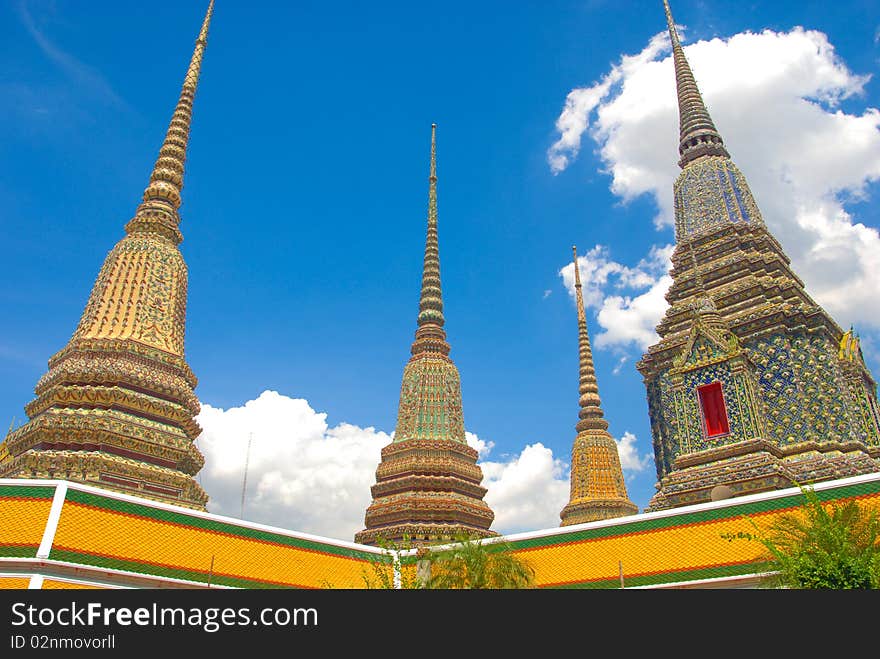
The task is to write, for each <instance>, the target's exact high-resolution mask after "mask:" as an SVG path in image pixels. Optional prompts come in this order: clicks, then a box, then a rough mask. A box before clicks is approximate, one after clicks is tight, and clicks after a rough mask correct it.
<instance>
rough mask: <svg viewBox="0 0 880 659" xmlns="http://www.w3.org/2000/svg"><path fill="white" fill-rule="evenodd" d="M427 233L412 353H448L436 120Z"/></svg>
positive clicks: (432, 146) (429, 187) (433, 131)
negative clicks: (441, 282)
mask: <svg viewBox="0 0 880 659" xmlns="http://www.w3.org/2000/svg"><path fill="white" fill-rule="evenodd" d="M428 181H429V185H428V233H427V237H426V238H425V262H424V267H423V270H422V294H421V298H420V300H419V318H418V329H417V330H416V340H415V342H414V343H413V346H412V350H411V352H412V354H413V355H415V354H418V353H422V352H426V351H431V352H439V353H440V354H442V355H448V354H449V344H448V343H446V332H445V331H444V330H443V325H444V323H445V320H444V318H443V292H442V290H441V288H440V246H439V242H438V239H437V124H431V167H430V175H429V176H428Z"/></svg>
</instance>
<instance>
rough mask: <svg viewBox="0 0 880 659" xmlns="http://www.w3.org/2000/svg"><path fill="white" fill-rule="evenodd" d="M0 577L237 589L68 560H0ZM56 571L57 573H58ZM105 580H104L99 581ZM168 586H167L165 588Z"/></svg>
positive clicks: (98, 584) (99, 584)
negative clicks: (82, 575)
mask: <svg viewBox="0 0 880 659" xmlns="http://www.w3.org/2000/svg"><path fill="white" fill-rule="evenodd" d="M19 565H20V566H21V569H22V572H21V573H16V572H13V571H11V568H14V567H16V566H19ZM0 568H2V571H0V576H27V575H28V574H30V575H31V578H33V577H36V576H39V577H40V578H41V579H43V578H45V579H57V580H59V581H68V582H70V583H88V584H91V585H97V586H106V587H111V586H112V587H114V588H144V587H145V586H143V585H139V586H134V585H127V584H133V583H137V582H142V583H143V582H146V583H152V584H154V585H153V586H150V587H151V588H161V587H162V584H173V585H174V586H178V587H181V588H196V587H197V588H204V589H205V590H208V589H211V590H215V589H217V590H221V589H222V590H236V588H234V587H232V586H221V585H219V584H211V585H210V586H208V584H207V583H205V582H204V581H187V580H184V579H175V578H174V577H161V576H158V575H154V574H149V573H146V572H126V571H125V570H117V569H115V568H107V567H96V566H94V565H87V564H84V563H70V562H68V561H56V560H52V559H50V560H42V559H37V558H0ZM56 571H57V573H56ZM63 571H67V572H74V573H76V574H77V576H69V575H68V576H65V575H63V574H62V572H63ZM80 573H82V574H84V575H89V576H91V580H88V579H85V578H84V579H82V580H80V579H79V576H78V575H79V574H80ZM101 577H104V579H105V580H103V581H102V580H100V579H101ZM166 587H168V586H166Z"/></svg>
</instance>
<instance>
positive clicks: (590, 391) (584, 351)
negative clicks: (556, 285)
mask: <svg viewBox="0 0 880 659" xmlns="http://www.w3.org/2000/svg"><path fill="white" fill-rule="evenodd" d="M571 251H572V253H573V254H574V292H575V298H576V300H577V317H578V351H579V356H580V386H579V388H578V392H579V393H580V399H579V401H578V403H579V404H580V408H581V409H580V413H579V414H578V416H579V418H580V420H579V421H578V422H577V426H575V428H576V430H577V431H578V432H581V431H584V430H607V429H608V422H607V421H606V420H605V417H604V415H603V414H602V407H601V406H602V401H601V400H600V399H599V385H598V383H597V382H596V369H595V367H594V366H593V350H592V348H591V347H590V335H589V334H588V333H587V317H586V314H585V313H584V296H583V293H582V292H581V273H580V268H578V260H577V246H575V245H572V247H571Z"/></svg>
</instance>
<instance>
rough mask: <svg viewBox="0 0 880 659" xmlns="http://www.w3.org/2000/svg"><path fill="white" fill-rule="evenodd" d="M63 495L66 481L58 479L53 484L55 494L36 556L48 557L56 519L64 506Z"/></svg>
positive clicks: (56, 522) (58, 518)
mask: <svg viewBox="0 0 880 659" xmlns="http://www.w3.org/2000/svg"><path fill="white" fill-rule="evenodd" d="M65 497H67V481H59V482H58V483H57V484H56V485H55V496H54V497H53V498H52V507H51V508H50V509H49V518H48V519H47V520H46V528H45V530H44V531H43V539H42V540H41V541H40V547H39V548H38V549H37V558H49V552H50V551H52V543H53V542H55V532H56V531H57V530H58V520H60V519H61V509H62V508H63V506H64V499H65Z"/></svg>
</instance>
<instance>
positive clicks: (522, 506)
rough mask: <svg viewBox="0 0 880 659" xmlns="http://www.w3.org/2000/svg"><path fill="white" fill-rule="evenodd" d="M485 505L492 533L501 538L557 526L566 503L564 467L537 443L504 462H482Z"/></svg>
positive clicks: (567, 489)
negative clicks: (489, 512) (491, 515)
mask: <svg viewBox="0 0 880 659" xmlns="http://www.w3.org/2000/svg"><path fill="white" fill-rule="evenodd" d="M480 467H481V468H482V470H483V486H484V487H487V488H488V489H489V491H488V493H487V494H486V498H485V500H486V503H488V504H489V507H490V508H492V510H493V511H494V513H495V522H494V523H493V524H492V529H493V530H494V531H498V532H499V533H502V534H510V533H517V532H520V531H535V530H538V529H546V528H553V527H556V526H559V522H560V520H559V512H560V511H561V510H562V508H563V507H564V506H565V504H566V503H568V497H569V482H568V473H567V472H566V471H565V468H566V465H565V463H563V462H562V460H559V459H558V458H554V457H553V451H552V450H551V449H549V448H547V447H546V446H544V445H543V444H541V443H540V442H538V443H535V444H529V445H528V446H526V447H525V448H524V449H523V450H522V452H521V453H520V454H519V455H518V456H516V457H514V458H512V459H511V460H508V461H506V462H490V461H484V462H482V463H480Z"/></svg>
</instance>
